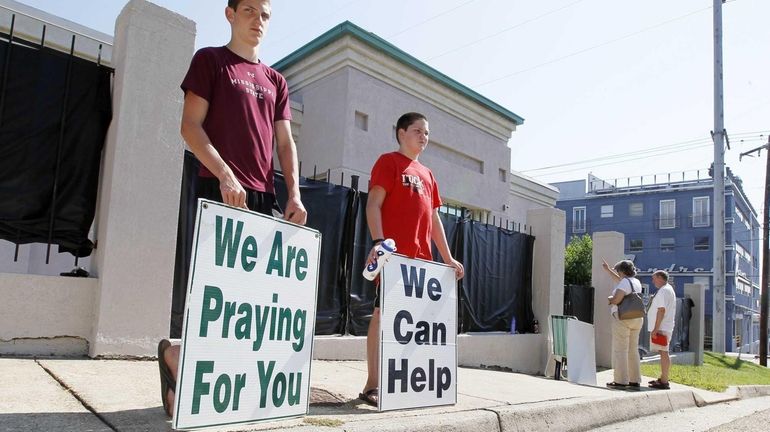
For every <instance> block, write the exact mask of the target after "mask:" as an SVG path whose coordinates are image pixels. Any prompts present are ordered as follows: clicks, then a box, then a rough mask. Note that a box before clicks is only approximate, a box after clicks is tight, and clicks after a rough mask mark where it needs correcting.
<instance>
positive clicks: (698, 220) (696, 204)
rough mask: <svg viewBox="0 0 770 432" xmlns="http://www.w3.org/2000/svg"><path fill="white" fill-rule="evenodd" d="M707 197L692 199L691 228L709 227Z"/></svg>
mask: <svg viewBox="0 0 770 432" xmlns="http://www.w3.org/2000/svg"><path fill="white" fill-rule="evenodd" d="M709 213H710V212H709V197H707V196H704V197H695V198H693V199H692V226H693V227H707V226H709V219H710V218H709Z"/></svg>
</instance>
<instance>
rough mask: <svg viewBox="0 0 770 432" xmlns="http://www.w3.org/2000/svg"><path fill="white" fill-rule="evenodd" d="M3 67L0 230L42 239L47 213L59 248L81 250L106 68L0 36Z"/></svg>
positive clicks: (102, 120)
mask: <svg viewBox="0 0 770 432" xmlns="http://www.w3.org/2000/svg"><path fill="white" fill-rule="evenodd" d="M9 49H11V53H10V60H9V61H8V63H7V64H6V58H7V54H8V50H9ZM6 68H7V69H6ZM68 69H69V71H70V72H69V78H68ZM3 70H7V75H6V76H5V79H6V85H5V87H4V88H0V94H2V98H3V104H2V107H0V110H1V111H0V238H3V239H6V240H9V241H11V242H14V243H17V244H24V243H32V242H41V243H47V242H48V240H49V228H50V220H51V214H53V230H52V232H51V242H52V243H53V244H57V245H59V250H60V251H67V252H71V253H72V254H73V255H76V256H88V255H90V253H91V250H92V248H93V244H92V243H91V241H90V240H89V239H88V230H89V229H90V227H91V224H92V222H93V218H94V214H95V212H96V194H97V187H98V179H99V164H100V159H101V152H102V147H103V145H104V140H105V137H106V135H107V128H108V127H109V124H110V120H111V117H112V112H111V95H110V94H111V91H110V89H111V76H112V70H111V69H109V68H106V67H103V66H99V65H97V64H95V63H92V62H90V61H87V60H83V59H79V58H77V57H72V58H71V59H70V58H69V56H68V55H66V54H62V53H60V52H58V51H54V50H51V49H39V48H31V47H28V46H25V45H21V44H14V45H13V47H12V48H9V44H8V42H7V41H2V42H0V72H2V71H3ZM65 94H66V106H65ZM62 110H64V116H63V119H64V122H62ZM57 166H58V169H57ZM54 190H55V192H56V198H55V199H54Z"/></svg>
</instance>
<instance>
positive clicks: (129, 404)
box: [0, 358, 769, 432]
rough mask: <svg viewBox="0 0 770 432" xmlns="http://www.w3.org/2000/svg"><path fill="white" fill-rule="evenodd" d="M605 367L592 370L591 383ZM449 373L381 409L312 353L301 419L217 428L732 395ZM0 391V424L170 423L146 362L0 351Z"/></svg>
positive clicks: (571, 408)
mask: <svg viewBox="0 0 770 432" xmlns="http://www.w3.org/2000/svg"><path fill="white" fill-rule="evenodd" d="M607 373H608V372H607V371H605V372H602V373H600V374H599V376H598V379H599V381H598V382H599V383H604V382H605V376H604V375H605V374H607ZM610 373H611V372H610ZM458 375H459V376H458V385H459V387H458V401H457V404H456V405H454V406H449V407H439V408H429V409H415V410H404V411H391V412H383V413H380V412H377V411H376V410H375V409H374V408H373V407H370V406H368V405H366V404H364V403H363V402H361V401H360V400H358V399H357V396H358V393H359V391H360V390H361V386H362V385H363V383H364V381H365V377H366V365H365V363H364V362H359V361H348V362H339V361H319V360H316V361H314V362H313V374H312V377H311V386H312V391H311V405H310V413H309V414H308V416H307V417H306V418H304V419H295V420H283V421H278V422H270V423H261V424H256V425H249V426H246V427H244V426H242V427H239V428H228V429H218V430H282V429H291V430H293V431H298V432H304V431H316V430H318V431H367V432H370V431H439V430H440V431H444V432H446V431H466V430H472V431H480V432H483V431H495V432H497V431H519V430H521V431H523V430H527V431H531V430H586V429H590V428H593V427H597V426H601V425H605V424H610V423H614V422H618V421H623V420H627V419H630V418H635V417H639V416H643V415H650V414H654V413H659V412H661V411H668V412H671V411H676V410H678V409H682V408H689V407H694V406H696V404H697V402H698V400H699V398H700V399H701V401H700V402H701V403H704V402H703V401H704V400H705V401H706V402H711V403H713V402H718V401H720V397H721V398H722V399H725V400H732V399H734V398H736V397H737V396H736V395H729V394H719V393H717V394H715V395H716V396H715V395H709V394H707V393H708V392H707V393H703V392H700V391H698V392H694V391H693V389H690V388H686V387H683V386H676V388H674V389H672V390H671V391H654V390H649V389H642V390H640V391H638V392H623V391H616V390H608V389H606V388H603V387H590V386H581V385H575V384H570V383H568V382H565V381H555V380H553V379H548V378H543V377H534V376H530V375H523V374H516V373H509V372H496V371H490V370H480V369H469V368H459V370H458ZM765 390H766V389H765ZM759 393H769V392H765V391H760V392H759ZM0 395H2V397H0V431H38V430H40V431H48V430H51V431H54V430H55V431H120V432H123V431H165V430H170V421H168V419H167V418H166V417H165V415H164V413H163V409H162V407H161V404H160V391H159V379H158V367H157V363H156V362H155V361H133V360H89V359H76V360H72V359H37V360H35V359H13V358H0ZM704 395H705V397H704ZM707 399H708V400H707Z"/></svg>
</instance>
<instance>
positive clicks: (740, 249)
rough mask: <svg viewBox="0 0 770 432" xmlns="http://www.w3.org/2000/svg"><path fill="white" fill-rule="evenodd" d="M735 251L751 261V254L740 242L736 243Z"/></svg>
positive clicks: (740, 256) (747, 260) (739, 256)
mask: <svg viewBox="0 0 770 432" xmlns="http://www.w3.org/2000/svg"><path fill="white" fill-rule="evenodd" d="M735 252H736V254H737V255H738V258H743V259H745V260H746V262H748V263H751V254H750V253H749V251H747V250H746V248H744V247H743V246H741V245H740V244H738V243H735Z"/></svg>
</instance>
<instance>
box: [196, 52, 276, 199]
mask: <svg viewBox="0 0 770 432" xmlns="http://www.w3.org/2000/svg"><path fill="white" fill-rule="evenodd" d="M182 90H183V91H184V92H185V93H186V92H187V91H188V90H189V91H192V92H193V93H195V94H196V95H198V96H200V97H202V98H203V99H206V100H207V101H208V103H209V109H208V112H207V114H206V119H205V120H204V122H203V130H205V131H206V134H208V136H209V139H210V140H211V144H212V145H213V146H214V148H215V149H216V150H217V151H218V152H219V155H220V156H221V157H222V159H223V160H224V161H225V163H227V165H228V166H229V167H230V168H231V169H232V170H233V173H234V174H235V177H236V178H237V179H238V181H240V182H241V184H242V185H243V186H244V187H246V188H249V189H254V190H257V191H260V192H271V193H272V192H274V185H273V123H274V122H276V121H278V120H290V119H291V109H290V107H289V90H288V86H287V85H286V80H285V79H284V78H283V76H281V74H280V73H278V72H277V71H276V70H274V69H272V68H270V67H269V66H265V65H264V64H262V63H261V62H260V63H252V62H250V61H247V60H245V59H243V58H241V57H240V56H238V55H237V54H235V53H233V52H232V51H230V50H229V49H228V48H227V47H209V48H203V49H201V50H199V51H198V52H196V53H195V55H194V56H193V59H192V62H191V63H190V69H189V70H188V71H187V75H186V76H185V78H184V81H182ZM199 175H201V176H203V177H214V175H213V174H212V173H211V172H210V171H209V170H208V169H206V167H204V166H203V165H202V164H201V168H200V172H199Z"/></svg>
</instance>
